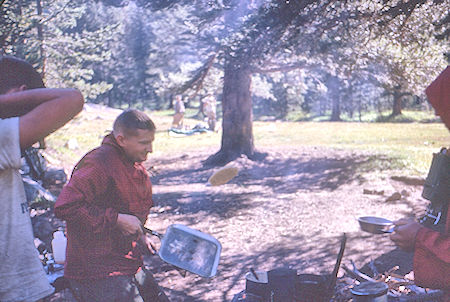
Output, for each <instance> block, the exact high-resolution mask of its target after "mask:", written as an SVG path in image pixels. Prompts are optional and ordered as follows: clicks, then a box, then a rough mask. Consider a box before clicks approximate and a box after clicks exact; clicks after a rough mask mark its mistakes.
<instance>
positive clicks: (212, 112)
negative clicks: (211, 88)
mask: <svg viewBox="0 0 450 302" xmlns="http://www.w3.org/2000/svg"><path fill="white" fill-rule="evenodd" d="M203 113H204V114H205V116H206V118H205V119H206V121H207V123H208V127H209V130H211V131H215V129H216V98H215V97H214V96H212V95H208V96H206V97H205V99H204V100H203Z"/></svg>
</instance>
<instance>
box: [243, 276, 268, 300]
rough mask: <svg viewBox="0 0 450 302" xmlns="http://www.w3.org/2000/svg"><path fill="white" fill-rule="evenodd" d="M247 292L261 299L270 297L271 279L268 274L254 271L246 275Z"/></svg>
mask: <svg viewBox="0 0 450 302" xmlns="http://www.w3.org/2000/svg"><path fill="white" fill-rule="evenodd" d="M245 292H246V293H250V294H253V295H256V296H259V297H261V298H264V299H266V298H268V297H269V293H270V290H269V279H268V277H267V272H263V271H253V272H248V273H247V274H246V275H245Z"/></svg>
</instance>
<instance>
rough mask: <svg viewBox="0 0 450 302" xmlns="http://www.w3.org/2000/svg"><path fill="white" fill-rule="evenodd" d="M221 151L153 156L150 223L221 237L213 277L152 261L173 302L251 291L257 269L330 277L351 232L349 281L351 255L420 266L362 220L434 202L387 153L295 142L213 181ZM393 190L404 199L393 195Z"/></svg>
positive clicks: (385, 266) (380, 264)
mask: <svg viewBox="0 0 450 302" xmlns="http://www.w3.org/2000/svg"><path fill="white" fill-rule="evenodd" d="M186 143H188V140H186ZM215 151H216V150H203V151H200V152H196V153H195V154H192V153H189V152H187V151H186V152H179V153H174V154H167V155H164V156H163V157H161V158H157V157H154V156H150V160H149V161H148V165H149V166H148V168H149V170H150V172H151V173H152V174H153V176H152V182H153V190H154V202H155V207H154V208H153V210H152V213H151V214H150V215H149V222H148V226H149V227H151V228H152V229H154V230H156V231H158V232H161V233H164V232H165V230H166V228H167V227H168V226H169V225H171V224H173V223H180V224H185V225H187V226H189V227H191V228H194V229H198V230H200V231H202V232H205V233H209V234H210V235H212V236H214V237H215V238H217V239H218V240H219V241H220V242H221V244H222V253H221V257H220V263H219V266H218V271H217V275H216V276H214V277H213V278H202V277H199V276H196V275H194V274H192V273H189V272H188V273H187V274H186V275H185V276H184V277H183V276H182V273H181V272H179V271H177V270H174V269H173V267H171V266H170V265H168V264H166V263H164V262H163V261H162V260H161V259H160V258H159V257H158V256H151V257H149V258H148V259H146V263H147V265H148V266H150V267H151V269H152V271H153V272H154V275H155V277H156V279H157V280H158V281H159V284H160V285H161V286H162V287H163V288H164V290H165V292H166V293H167V294H168V296H169V297H170V299H171V301H231V300H232V298H233V296H234V295H235V294H237V293H239V292H240V291H242V290H243V289H245V274H246V273H247V272H249V270H250V268H254V269H255V270H257V271H258V270H262V271H269V270H271V269H275V268H280V267H289V268H292V269H295V270H297V272H298V273H314V274H329V273H331V271H332V269H333V266H334V264H335V261H336V257H337V254H338V250H339V246H340V238H341V236H342V235H343V233H345V234H346V235H347V245H346V249H345V253H344V257H343V260H342V264H341V270H340V271H339V275H338V276H339V277H340V278H344V277H345V276H344V273H345V272H344V270H343V269H342V266H347V267H352V265H351V262H352V261H353V262H354V263H355V264H356V267H358V268H360V269H362V270H363V271H364V272H367V273H368V274H371V270H370V269H369V265H368V264H369V263H370V262H371V261H372V263H374V264H375V266H376V268H377V270H378V271H379V272H381V273H382V272H384V271H387V270H389V269H391V268H392V267H393V266H395V265H399V266H400V269H399V270H398V271H397V273H399V274H406V273H408V272H409V271H411V266H412V263H411V262H412V257H411V256H412V255H411V254H410V253H405V252H402V251H399V250H397V249H396V248H395V246H394V245H393V244H392V242H391V241H390V240H389V236H388V235H372V234H369V233H364V232H361V231H360V229H359V225H358V222H357V218H358V217H359V216H366V215H375V216H381V217H385V218H388V219H391V220H395V219H399V218H402V217H414V216H416V217H417V216H419V215H420V214H421V213H423V211H424V208H425V206H426V204H427V201H426V200H424V199H423V198H422V197H421V196H420V195H421V192H422V187H421V183H422V181H423V179H420V178H417V177H409V175H404V173H405V172H402V171H395V170H391V169H390V162H389V159H388V158H386V157H384V156H383V155H379V154H373V153H369V152H353V151H348V150H334V149H327V148H317V147H302V146H295V147H294V146H292V147H289V148H281V147H279V148H277V147H273V148H270V149H264V150H260V151H263V152H267V156H266V157H265V159H263V160H261V161H250V160H248V159H247V158H244V157H243V158H239V159H237V160H236V161H234V162H232V163H230V164H229V165H233V166H236V167H238V168H239V174H238V176H237V177H235V178H234V179H233V180H232V181H230V182H229V183H228V184H225V185H222V186H217V187H212V186H207V185H206V183H207V180H208V178H209V177H210V176H211V174H212V173H213V172H214V171H216V170H217V169H219V167H205V166H203V164H202V161H203V160H205V159H206V158H207V157H208V156H209V155H211V154H213V153H214V152H215ZM375 163H376V164H375ZM380 163H381V164H380ZM377 167H382V168H377ZM394 193H399V194H397V199H396V198H391V199H396V200H390V198H389V197H390V196H392V195H393V194H394ZM53 301H58V300H57V299H56V300H53ZM59 301H61V300H59Z"/></svg>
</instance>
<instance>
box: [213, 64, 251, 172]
mask: <svg viewBox="0 0 450 302" xmlns="http://www.w3.org/2000/svg"><path fill="white" fill-rule="evenodd" d="M250 85H251V72H250V67H249V66H248V65H246V64H245V62H244V63H243V62H239V61H237V60H230V61H228V62H227V64H226V66H225V70H224V83H223V97H222V112H223V118H222V121H223V122H222V129H223V133H222V145H221V148H220V150H219V152H218V153H216V154H214V155H212V156H211V157H209V158H208V160H207V161H206V163H207V164H219V165H220V164H225V163H227V162H229V161H231V160H233V159H235V158H237V157H238V156H240V155H242V154H244V155H246V156H247V157H249V158H251V159H253V158H254V156H255V148H254V144H253V127H252V120H253V113H252V99H251V94H250Z"/></svg>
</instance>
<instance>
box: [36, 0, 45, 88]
mask: <svg viewBox="0 0 450 302" xmlns="http://www.w3.org/2000/svg"><path fill="white" fill-rule="evenodd" d="M36 10H37V14H38V16H39V17H41V18H42V5H41V0H36ZM41 21H42V20H39V22H38V24H37V34H38V40H39V55H40V57H41V58H40V59H41V66H42V72H41V76H42V79H43V80H44V83H45V78H46V69H47V57H46V54H45V48H44V26H43V25H42V23H41Z"/></svg>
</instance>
